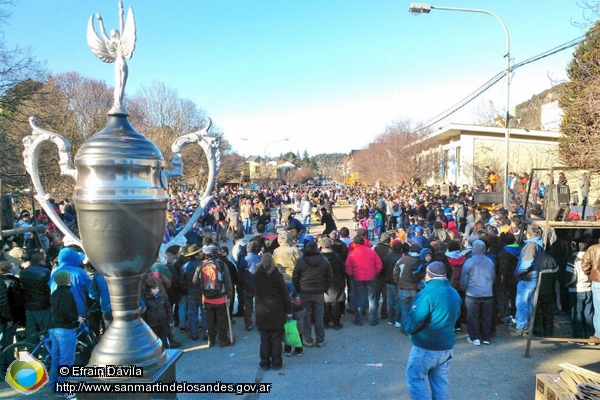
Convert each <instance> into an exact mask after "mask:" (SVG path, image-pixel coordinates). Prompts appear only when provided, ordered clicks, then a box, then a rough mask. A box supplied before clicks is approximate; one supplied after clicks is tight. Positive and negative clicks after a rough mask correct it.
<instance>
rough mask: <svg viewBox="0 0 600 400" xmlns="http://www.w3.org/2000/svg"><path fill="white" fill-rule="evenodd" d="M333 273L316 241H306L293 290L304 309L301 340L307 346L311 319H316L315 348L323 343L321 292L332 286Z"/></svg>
mask: <svg viewBox="0 0 600 400" xmlns="http://www.w3.org/2000/svg"><path fill="white" fill-rule="evenodd" d="M332 280H333V272H332V271H331V265H330V264H329V261H327V259H326V258H325V257H323V255H322V254H321V253H319V247H318V246H317V244H316V243H315V242H308V243H307V244H306V247H305V248H304V257H300V258H299V259H298V261H296V265H295V267H294V272H293V274H292V283H293V284H294V289H295V290H296V292H297V293H299V294H300V300H301V301H302V304H303V305H304V308H305V309H306V314H305V315H304V332H303V342H304V345H305V346H306V347H312V346H313V345H314V344H315V342H313V339H312V320H313V319H314V321H315V335H316V338H317V340H316V344H317V347H322V346H323V345H324V344H325V327H324V324H323V318H324V313H325V297H324V293H325V292H326V291H327V290H328V289H329V286H331V282H332Z"/></svg>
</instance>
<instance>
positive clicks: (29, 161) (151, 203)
mask: <svg viewBox="0 0 600 400" xmlns="http://www.w3.org/2000/svg"><path fill="white" fill-rule="evenodd" d="M119 14H120V15H119V17H120V32H119V31H118V30H113V31H111V34H110V36H108V35H107V34H106V31H105V29H104V24H103V21H102V17H101V16H100V15H99V14H97V19H98V21H99V25H100V30H101V35H102V37H100V36H98V35H97V34H96V32H95V29H94V16H93V15H92V16H91V17H90V20H89V23H88V30H87V40H88V44H89V46H90V48H91V49H92V52H93V53H94V54H95V55H96V56H97V57H98V58H100V59H101V60H102V61H104V62H109V63H112V62H114V63H115V92H114V106H113V107H112V109H111V110H110V111H109V112H108V124H107V126H106V127H105V128H104V130H102V131H101V132H98V133H96V134H94V135H93V136H92V137H90V138H89V139H87V140H86V141H85V142H84V143H83V145H82V146H81V148H80V149H79V152H78V153H77V155H76V156H75V167H74V168H73V163H72V160H71V155H70V150H71V146H70V144H69V143H68V142H67V140H66V139H65V138H64V137H62V136H60V135H59V134H57V133H53V132H49V131H46V130H43V129H40V128H39V127H38V126H36V124H35V121H34V119H33V117H32V118H31V119H30V123H31V126H32V128H33V133H32V135H31V136H27V137H26V138H25V139H24V140H23V142H24V144H25V151H24V153H23V155H24V160H25V166H26V168H27V172H28V173H29V174H30V175H31V178H32V180H33V184H34V187H35V190H36V192H37V194H36V196H35V197H36V199H37V201H38V202H39V203H40V204H41V206H42V207H43V209H44V210H45V211H46V213H47V214H48V216H49V217H50V218H51V219H52V221H54V223H55V224H56V225H57V226H58V227H59V228H60V229H61V231H62V232H63V233H64V234H65V243H67V244H77V245H79V246H81V247H82V248H83V249H84V251H85V254H86V256H87V257H88V258H89V260H90V261H91V263H92V264H93V265H94V267H96V269H97V270H98V271H100V272H101V273H102V274H103V275H104V276H105V277H106V281H107V282H108V286H109V291H110V301H111V306H112V312H113V322H112V324H111V325H110V327H109V328H108V330H107V331H106V333H105V334H104V336H103V337H102V340H101V341H100V343H99V344H98V345H97V346H96V348H95V350H94V352H93V354H92V358H91V360H90V364H92V365H137V366H139V367H143V368H144V376H152V374H153V373H154V372H156V371H157V370H159V369H160V368H161V367H162V366H164V364H165V363H166V362H167V353H166V352H165V351H164V350H163V348H162V347H161V344H160V340H159V339H158V338H157V337H156V335H154V333H153V332H152V330H151V329H150V328H149V327H148V326H147V325H146V324H145V323H144V322H143V321H142V320H141V319H140V286H141V279H142V276H143V275H144V274H145V273H146V272H147V271H148V269H149V268H150V266H151V265H152V263H153V262H154V261H155V260H156V259H157V258H158V257H159V248H160V246H161V243H162V242H163V238H164V232H165V221H166V211H167V203H168V200H169V196H168V181H169V178H171V177H174V176H179V175H181V174H182V167H183V165H182V161H181V151H182V148H183V146H185V145H186V144H189V143H198V144H199V145H200V146H201V147H202V148H203V150H204V153H205V154H206V157H207V161H208V166H209V176H208V179H207V185H206V188H205V191H204V195H203V198H202V199H201V202H200V207H199V208H198V209H197V210H196V212H195V215H194V216H193V217H192V221H191V222H190V223H189V224H188V225H187V226H186V227H185V228H184V229H183V230H182V231H181V232H180V233H179V234H178V235H177V237H175V238H174V239H173V240H172V241H171V242H170V243H168V244H166V245H164V244H163V249H164V248H166V247H167V246H168V245H171V244H180V245H181V244H184V243H185V239H184V237H183V235H185V233H186V232H187V231H188V230H189V229H190V228H191V227H192V224H193V221H194V220H196V219H197V218H198V216H199V215H200V214H201V213H202V211H203V208H204V207H205V206H206V204H207V203H208V202H209V201H210V193H211V192H212V189H213V186H214V180H215V176H216V174H217V173H218V170H219V167H220V152H219V150H218V143H217V141H216V140H215V139H214V138H213V137H210V136H208V133H207V131H208V129H209V127H210V120H209V121H208V124H207V127H206V128H204V129H202V130H200V131H198V132H193V133H189V134H187V135H183V136H180V137H178V138H177V139H176V140H175V142H174V143H173V146H172V150H173V159H172V166H173V169H172V170H165V168H164V165H165V160H164V158H163V156H162V154H161V152H160V150H159V149H158V147H157V146H156V145H155V144H154V143H152V142H151V141H149V140H148V139H147V138H146V137H144V136H143V135H142V134H140V133H138V132H137V131H136V130H135V129H133V127H132V126H131V125H130V123H129V121H128V119H127V117H128V113H127V111H126V110H125V108H124V106H123V95H124V91H125V84H126V82H127V73H128V71H127V63H126V61H125V59H130V58H131V56H132V54H133V51H134V48H135V40H136V31H135V21H134V15H133V10H132V9H131V8H129V10H128V15H127V20H126V21H125V23H124V22H123V5H122V3H121V2H119ZM46 141H52V142H53V143H55V144H56V145H57V147H58V152H59V156H60V161H59V164H60V170H61V174H62V175H67V176H70V177H73V178H74V179H75V181H76V183H75V193H74V195H73V199H74V203H75V207H76V210H77V222H78V226H79V234H80V236H81V239H79V238H78V237H77V236H76V235H75V234H73V232H71V231H70V230H69V228H68V227H67V226H66V225H65V224H64V223H63V222H62V220H61V219H60V217H59V216H58V215H57V214H56V212H55V211H54V209H53V208H52V207H51V205H50V203H49V201H48V200H49V195H48V194H46V192H45V191H44V188H43V187H42V184H41V180H40V177H39V170H38V165H39V156H40V150H41V145H42V144H43V143H44V142H46ZM161 251H162V250H161Z"/></svg>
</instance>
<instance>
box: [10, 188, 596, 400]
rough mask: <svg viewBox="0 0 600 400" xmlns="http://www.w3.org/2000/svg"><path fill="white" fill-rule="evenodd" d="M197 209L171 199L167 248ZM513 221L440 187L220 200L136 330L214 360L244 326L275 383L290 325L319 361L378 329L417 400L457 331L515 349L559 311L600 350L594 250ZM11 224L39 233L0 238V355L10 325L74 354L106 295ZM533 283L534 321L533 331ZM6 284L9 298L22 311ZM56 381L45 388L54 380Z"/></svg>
mask: <svg viewBox="0 0 600 400" xmlns="http://www.w3.org/2000/svg"><path fill="white" fill-rule="evenodd" d="M338 202H340V203H341V202H346V203H350V204H351V206H352V208H353V212H352V221H351V224H352V226H350V224H348V225H349V226H340V227H338V224H339V220H338V219H337V217H336V216H335V213H334V211H335V207H334V205H335V204H336V203H338ZM199 203H200V195H199V194H198V192H196V191H194V190H190V191H187V192H179V193H175V194H173V195H172V196H171V200H170V203H169V208H168V211H167V218H166V220H167V225H166V229H165V242H166V241H168V240H169V238H171V237H173V236H174V235H176V234H177V233H178V232H179V231H180V230H181V228H182V227H183V226H184V225H185V224H186V223H187V222H188V220H189V218H190V217H191V215H192V214H193V213H194V211H195V209H196V207H197V206H198V205H199ZM534 204H535V203H534ZM56 207H57V212H59V213H60V215H61V217H62V218H63V219H64V220H65V221H66V222H68V224H69V225H70V226H71V227H72V228H73V230H76V226H77V219H76V210H75V208H74V206H73V205H72V204H71V203H70V202H69V201H68V200H65V201H63V202H61V204H58V205H57V206H56ZM538 211H539V208H536V207H533V210H532V213H531V214H530V215H527V217H529V218H533V219H535V218H539V217H540V215H539V212H538ZM32 214H33V215H34V218H35V221H34V222H33V223H32V221H31V220H32V218H31V215H32ZM524 218H525V216H524V215H523V208H522V207H521V206H520V205H519V204H518V203H513V204H511V206H510V207H508V209H506V208H501V207H500V208H497V209H495V210H491V211H490V210H487V209H485V208H480V207H478V206H477V205H476V204H474V203H473V191H472V190H469V188H467V187H462V188H458V187H455V186H453V185H451V184H448V185H446V184H444V185H440V186H436V187H423V186H422V185H420V182H417V181H415V182H411V183H410V184H406V185H404V186H403V187H402V188H400V189H395V190H392V189H376V188H347V187H330V188H302V189H291V190H290V189H262V190H247V189H237V190H236V189H233V188H229V187H224V188H223V189H221V190H220V191H219V192H216V193H215V196H214V198H213V200H212V201H211V202H210V203H209V204H208V205H207V206H206V207H205V210H204V213H203V214H202V215H201V216H200V218H199V219H198V220H197V221H196V222H195V224H194V228H193V229H192V230H191V231H189V232H188V233H187V234H186V239H187V243H188V244H187V246H185V247H183V248H181V247H179V246H171V247H169V248H168V249H167V252H166V262H165V263H161V262H160V261H157V262H156V263H154V265H152V267H151V268H150V270H149V271H148V273H147V274H146V276H145V277H144V280H143V285H142V293H141V307H142V310H143V313H142V315H143V318H144V319H145V320H146V322H147V323H148V325H149V326H150V327H151V328H152V330H153V331H154V332H155V333H156V335H157V337H158V338H159V339H160V340H161V342H162V344H163V346H164V347H165V348H175V347H178V346H180V345H181V343H180V341H177V340H175V337H176V335H182V334H185V335H187V336H188V338H189V339H190V340H192V341H197V340H206V341H208V345H209V346H211V347H212V346H216V345H217V344H218V345H219V346H220V347H227V346H230V345H232V344H233V342H234V339H235V338H234V337H233V335H232V329H231V324H232V320H233V319H234V318H235V317H239V318H243V323H244V327H245V329H246V330H247V331H252V330H254V329H257V330H258V331H259V333H260V351H259V358H260V366H261V367H262V368H264V369H269V368H273V369H280V368H282V367H283V364H284V362H283V356H292V355H300V354H303V348H302V347H292V346H290V345H285V346H284V344H283V333H284V324H285V323H286V322H287V321H289V320H295V321H296V322H297V327H298V330H299V334H300V338H301V341H302V344H303V347H316V348H320V347H323V346H324V345H325V343H326V340H325V339H326V331H327V329H333V330H340V329H342V328H343V322H342V317H343V316H344V315H350V316H352V318H351V319H352V322H353V323H354V324H356V325H359V326H362V325H364V322H365V319H366V322H368V323H369V325H372V326H375V325H378V324H379V323H380V322H381V321H386V322H387V324H389V325H391V326H392V327H394V328H395V329H398V331H399V332H401V333H404V334H406V335H408V336H410V340H411V341H412V343H413V350H412V351H411V355H410V357H409V363H408V367H407V380H408V384H409V389H410V391H411V395H413V397H414V398H420V397H419V396H418V393H423V391H424V390H425V391H426V390H427V388H424V387H423V380H424V378H425V377H426V376H429V380H430V386H431V390H433V391H434V394H435V393H438V394H442V393H444V392H445V391H447V373H448V362H449V360H450V358H451V356H452V349H453V347H454V340H455V339H454V335H455V333H457V332H461V330H462V329H463V328H466V330H467V332H468V338H467V340H468V341H469V343H472V344H473V345H474V346H480V345H490V344H491V343H492V341H493V337H494V335H495V331H496V328H497V327H498V326H501V325H512V326H513V330H512V335H513V336H521V335H523V334H526V333H528V332H530V331H532V333H533V334H534V335H536V336H545V337H550V336H553V334H554V332H553V329H554V324H553V318H554V316H555V315H556V314H557V313H560V312H562V313H566V312H569V313H570V316H571V321H572V327H573V335H574V337H575V338H580V339H586V340H587V341H589V342H590V343H596V342H600V338H599V335H600V316H598V315H596V314H595V313H594V305H595V304H594V303H595V302H596V303H597V302H600V295H597V296H594V294H595V293H596V292H597V291H598V290H599V289H598V288H599V287H600V257H597V254H600V253H598V249H600V245H598V244H597V242H598V238H599V236H598V235H597V234H596V232H595V231H585V230H573V231H557V232H556V234H555V235H554V236H553V237H552V238H551V239H550V240H548V246H546V248H544V246H543V239H542V236H543V232H541V229H540V228H539V227H538V226H537V225H535V224H531V225H528V226H526V225H525V224H523V222H524ZM15 220H16V225H17V226H20V227H27V226H28V225H29V226H33V227H34V228H36V229H33V230H32V231H31V232H27V233H26V234H24V235H22V236H15V237H12V238H4V239H5V240H4V243H3V245H4V249H5V250H4V257H5V259H6V260H7V261H4V262H3V263H2V264H0V273H1V275H0V280H1V281H3V282H4V283H5V285H2V284H0V316H1V318H0V332H1V334H2V337H1V338H0V346H2V347H6V346H7V345H9V344H10V343H11V342H12V340H13V338H14V333H15V329H16V327H17V326H18V325H24V326H25V328H26V334H27V336H28V337H29V338H31V340H34V341H35V337H36V336H37V335H38V334H39V332H40V331H42V330H44V329H47V328H51V331H55V332H54V333H53V335H54V336H53V337H54V339H55V340H57V341H58V342H59V343H62V342H64V343H66V344H65V346H64V348H65V349H66V350H65V351H66V352H68V353H69V354H70V352H71V347H72V346H71V344H72V338H71V336H72V332H71V331H72V330H73V329H74V327H76V326H77V323H78V322H79V321H81V320H82V319H83V318H86V319H88V321H89V322H90V326H91V328H92V329H95V330H96V331H97V332H98V333H99V334H101V333H102V332H103V331H104V330H106V328H107V327H108V326H109V325H110V323H111V320H112V318H111V309H110V298H109V296H108V287H107V284H106V281H105V280H104V278H103V276H102V275H101V274H98V273H96V272H95V270H94V268H93V266H91V265H90V264H89V262H88V261H87V260H86V258H85V255H84V254H83V253H82V251H81V249H77V248H71V247H62V244H61V241H60V233H59V232H56V229H55V227H54V226H53V224H52V223H51V221H49V220H48V219H47V217H46V216H45V215H44V213H43V212H40V211H36V212H35V213H30V211H29V210H22V211H21V212H19V213H18V214H16V215H15ZM351 232H352V233H351ZM523 238H524V241H522V240H521V239H523ZM588 247H589V249H588ZM65 273H66V274H65ZM540 275H541V279H539V278H538V276H540ZM12 277H14V278H12ZM67 278H68V279H67ZM13 282H17V283H16V284H15V283H13ZM538 282H541V284H540V289H539V299H538V312H537V315H536V318H535V322H534V325H533V326H530V320H531V315H532V308H533V294H534V292H535V289H536V286H537V284H538ZM11 285H13V286H17V285H19V286H21V289H22V290H21V292H22V296H24V301H23V302H21V304H22V305H23V307H22V308H23V310H22V312H19V311H18V310H17V305H16V304H15V300H14V299H15V294H14V293H15V292H17V290H15V289H14V288H13V289H11ZM62 287H69V292H70V294H71V295H72V296H73V299H72V300H73V301H72V302H71V301H70V300H68V301H64V297H65V296H67V295H66V292H65V290H64V289H61V288H62ZM556 287H558V291H557V290H555V288H556ZM434 288H435V289H434ZM4 289H6V290H4ZM59 289H60V290H59ZM11 293H12V294H11ZM55 293H59V294H57V295H55ZM557 293H558V295H557ZM59 295H60V296H61V297H60V299H61V300H57V301H59V302H60V304H61V308H63V307H67V305H68V304H71V305H73V304H74V306H75V307H74V308H73V307H72V306H69V307H68V308H69V309H68V310H61V311H60V315H61V316H62V317H61V318H63V319H62V320H61V321H60V322H57V320H56V318H57V316H56V315H55V314H56V313H59V310H58V308H56V307H55V306H54V305H53V304H54V303H53V300H52V299H53V297H57V298H58V296H59ZM596 306H600V304H596ZM18 315H21V316H20V317H18ZM365 317H366V318H365ZM53 321H54V322H53ZM425 321H427V323H425ZM594 322H596V323H594ZM57 329H59V330H60V331H56V330H57ZM63 330H71V331H70V332H67V333H68V335H65V332H63ZM177 330H179V332H177ZM57 335H59V336H57ZM60 335H62V336H60ZM180 340H181V339H180ZM61 341H62V342H61ZM62 347H63V346H61V349H62ZM58 358H59V357H57V359H58ZM60 358H61V359H62V356H60ZM53 360H54V357H53ZM52 371H53V373H51V381H53V382H54V381H56V380H58V379H60V378H59V377H58V376H57V375H56V374H55V373H54V372H55V371H54V368H53V369H52ZM423 374H425V375H423ZM434 397H435V395H434ZM440 398H442V397H440Z"/></svg>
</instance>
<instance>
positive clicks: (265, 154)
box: [264, 138, 290, 160]
mask: <svg viewBox="0 0 600 400" xmlns="http://www.w3.org/2000/svg"><path fill="white" fill-rule="evenodd" d="M288 140H290V138H285V139H278V140H273V141H272V142H268V143H267V144H265V152H264V156H265V160H266V159H267V147H268V146H269V145H271V144H273V143H279V142H287V141H288Z"/></svg>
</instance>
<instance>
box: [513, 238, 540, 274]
mask: <svg viewBox="0 0 600 400" xmlns="http://www.w3.org/2000/svg"><path fill="white" fill-rule="evenodd" d="M543 245H544V242H543V239H542V238H541V237H540V236H536V237H532V238H531V239H527V240H525V246H524V247H523V249H522V250H521V254H520V255H519V263H518V264H517V269H516V271H515V276H516V277H517V278H518V279H519V280H521V281H534V282H537V280H538V274H539V270H540V264H541V262H542V252H543V251H544V249H543Z"/></svg>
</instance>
